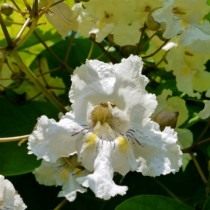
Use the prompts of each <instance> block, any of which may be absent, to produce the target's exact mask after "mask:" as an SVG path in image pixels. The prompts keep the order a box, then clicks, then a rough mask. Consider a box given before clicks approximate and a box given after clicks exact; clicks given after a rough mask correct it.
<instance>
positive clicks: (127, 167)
mask: <svg viewBox="0 0 210 210" xmlns="http://www.w3.org/2000/svg"><path fill="white" fill-rule="evenodd" d="M132 147H133V144H132V142H131V141H130V140H128V139H127V138H124V137H122V136H121V137H118V138H116V139H115V140H114V147H113V148H112V157H111V161H112V165H113V168H114V171H116V172H118V173H120V174H121V175H123V176H124V175H126V174H127V173H128V172H129V171H136V170H137V166H138V163H137V161H136V157H135V155H134V152H133V148H132Z"/></svg>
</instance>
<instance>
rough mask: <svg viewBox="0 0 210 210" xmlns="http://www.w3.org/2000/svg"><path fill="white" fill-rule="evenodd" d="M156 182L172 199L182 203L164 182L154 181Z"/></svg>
mask: <svg viewBox="0 0 210 210" xmlns="http://www.w3.org/2000/svg"><path fill="white" fill-rule="evenodd" d="M154 181H155V182H156V183H157V184H158V185H159V186H160V187H162V188H163V189H164V190H165V191H166V192H167V193H168V194H169V195H170V196H171V197H172V198H174V199H175V200H176V201H178V202H180V203H182V201H181V200H180V199H179V198H178V197H177V196H176V195H175V194H174V193H173V192H172V191H171V190H169V189H168V187H166V186H165V185H164V184H163V183H162V182H160V181H159V180H158V179H154Z"/></svg>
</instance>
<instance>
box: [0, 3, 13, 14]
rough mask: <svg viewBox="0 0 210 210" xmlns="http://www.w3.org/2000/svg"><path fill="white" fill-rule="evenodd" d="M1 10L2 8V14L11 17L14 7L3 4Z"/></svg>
mask: <svg viewBox="0 0 210 210" xmlns="http://www.w3.org/2000/svg"><path fill="white" fill-rule="evenodd" d="M0 8H1V9H0V11H1V12H2V14H4V15H6V16H10V15H11V14H12V13H13V11H14V8H13V6H12V5H11V4H7V3H3V4H2V5H1V7H0Z"/></svg>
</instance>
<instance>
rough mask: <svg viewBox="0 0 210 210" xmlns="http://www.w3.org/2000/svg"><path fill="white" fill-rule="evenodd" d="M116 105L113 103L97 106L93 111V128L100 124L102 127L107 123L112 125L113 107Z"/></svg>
mask: <svg viewBox="0 0 210 210" xmlns="http://www.w3.org/2000/svg"><path fill="white" fill-rule="evenodd" d="M114 106H115V105H114V104H112V103H111V102H106V103H100V104H99V105H97V106H95V107H94V109H93V111H92V112H91V121H92V124H93V127H95V126H96V124H97V123H98V122H100V123H101V124H102V125H103V124H105V123H108V124H111V121H112V118H113V116H112V107H114Z"/></svg>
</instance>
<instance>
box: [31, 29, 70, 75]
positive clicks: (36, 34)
mask: <svg viewBox="0 0 210 210" xmlns="http://www.w3.org/2000/svg"><path fill="white" fill-rule="evenodd" d="M34 35H35V36H36V38H37V39H38V40H39V41H40V42H41V44H42V45H43V46H44V47H45V48H46V50H47V51H48V52H49V53H50V54H51V55H52V56H53V57H54V58H55V59H56V60H57V61H58V62H59V63H60V64H62V65H63V66H64V67H65V68H66V69H67V70H69V71H70V72H71V71H72V69H71V68H70V67H69V66H68V65H67V64H66V63H65V62H63V60H62V59H61V58H60V57H58V56H57V55H56V53H55V52H54V51H53V50H52V49H51V48H49V47H48V46H47V44H46V43H45V42H44V41H43V40H42V38H41V37H40V36H39V34H38V33H37V32H36V31H34Z"/></svg>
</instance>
